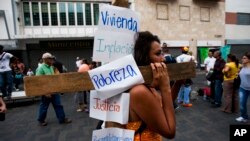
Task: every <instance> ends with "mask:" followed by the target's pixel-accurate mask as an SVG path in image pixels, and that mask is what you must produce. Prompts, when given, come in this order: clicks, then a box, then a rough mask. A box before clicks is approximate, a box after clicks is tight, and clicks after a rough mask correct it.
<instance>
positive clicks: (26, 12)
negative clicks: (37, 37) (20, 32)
mask: <svg viewBox="0 0 250 141" xmlns="http://www.w3.org/2000/svg"><path fill="white" fill-rule="evenodd" d="M23 15H24V25H26V26H30V25H31V21H30V7H29V2H24V3H23Z"/></svg>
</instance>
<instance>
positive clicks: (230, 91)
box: [222, 54, 239, 113]
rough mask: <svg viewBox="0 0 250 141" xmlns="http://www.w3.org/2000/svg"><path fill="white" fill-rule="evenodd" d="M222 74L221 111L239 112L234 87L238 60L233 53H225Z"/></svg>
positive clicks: (237, 98)
mask: <svg viewBox="0 0 250 141" xmlns="http://www.w3.org/2000/svg"><path fill="white" fill-rule="evenodd" d="M222 72H223V74H224V82H223V90H224V91H223V96H224V102H223V107H222V111H223V112H226V113H238V112H239V97H238V94H237V90H236V89H235V88H234V79H235V78H236V77H237V75H238V72H239V60H238V59H237V58H236V56H235V55H233V54H228V55H227V63H226V65H225V67H224V69H223V70H222Z"/></svg>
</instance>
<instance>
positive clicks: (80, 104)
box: [75, 58, 90, 112]
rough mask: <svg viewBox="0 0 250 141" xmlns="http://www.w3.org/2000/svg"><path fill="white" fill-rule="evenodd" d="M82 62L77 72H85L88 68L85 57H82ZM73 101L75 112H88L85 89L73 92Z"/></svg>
mask: <svg viewBox="0 0 250 141" xmlns="http://www.w3.org/2000/svg"><path fill="white" fill-rule="evenodd" d="M81 62H82V64H81V66H80V67H79V69H78V72H87V71H89V70H90V68H89V65H88V61H87V60H86V59H84V58H83V59H82V61H81ZM75 103H76V104H77V109H76V111H77V112H82V111H83V110H84V111H85V112H89V110H88V106H87V105H88V102H87V91H80V92H77V93H76V94H75Z"/></svg>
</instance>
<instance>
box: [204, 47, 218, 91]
mask: <svg viewBox="0 0 250 141" xmlns="http://www.w3.org/2000/svg"><path fill="white" fill-rule="evenodd" d="M215 61H216V59H215V58H214V57H213V52H212V51H209V52H208V57H207V58H206V59H205V60H204V65H205V70H206V75H207V74H208V72H209V71H210V70H211V69H213V68H214V63H215ZM210 84H211V82H210V81H208V80H207V85H208V86H210Z"/></svg>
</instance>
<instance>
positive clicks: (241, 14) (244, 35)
mask: <svg viewBox="0 0 250 141" xmlns="http://www.w3.org/2000/svg"><path fill="white" fill-rule="evenodd" d="M249 7H250V1H249V0H226V20H225V23H226V25H225V28H226V33H225V39H226V43H227V44H228V45H231V52H233V53H234V54H236V55H237V57H238V58H241V57H242V55H243V54H244V53H245V52H246V51H250V8H249Z"/></svg>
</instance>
